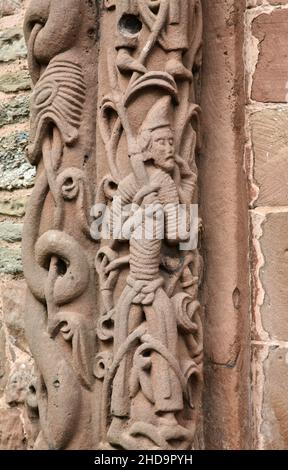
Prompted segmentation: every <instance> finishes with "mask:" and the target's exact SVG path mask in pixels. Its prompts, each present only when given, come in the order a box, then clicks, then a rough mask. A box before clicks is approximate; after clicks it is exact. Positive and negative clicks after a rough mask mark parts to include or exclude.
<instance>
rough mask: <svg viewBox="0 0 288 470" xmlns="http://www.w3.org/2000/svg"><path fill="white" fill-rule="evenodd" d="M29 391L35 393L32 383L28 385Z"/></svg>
mask: <svg viewBox="0 0 288 470" xmlns="http://www.w3.org/2000/svg"><path fill="white" fill-rule="evenodd" d="M29 392H30V393H32V395H36V388H35V387H34V385H30V386H29Z"/></svg>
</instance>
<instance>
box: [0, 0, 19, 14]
mask: <svg viewBox="0 0 288 470" xmlns="http://www.w3.org/2000/svg"><path fill="white" fill-rule="evenodd" d="M20 6H21V1H20V0H0V18H1V17H3V16H9V15H13V14H14V13H15V12H16V11H17V10H18V9H19V7H20Z"/></svg>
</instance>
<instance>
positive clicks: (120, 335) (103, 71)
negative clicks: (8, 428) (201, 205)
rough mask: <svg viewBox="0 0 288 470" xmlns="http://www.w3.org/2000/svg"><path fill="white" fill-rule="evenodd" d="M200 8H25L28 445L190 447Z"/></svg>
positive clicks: (197, 359) (142, 2) (196, 324)
mask: <svg viewBox="0 0 288 470" xmlns="http://www.w3.org/2000/svg"><path fill="white" fill-rule="evenodd" d="M99 3H100V5H98V7H97V4H99ZM63 18H65V21H63ZM99 18H101V21H100V39H99V37H98V25H99ZM201 21H202V19H201V4H200V0H181V1H178V2H174V0H118V1H117V2H116V1H113V0H112V1H111V0H105V1H103V2H82V1H80V0H63V1H62V2H59V1H57V2H56V1H54V0H50V1H44V0H43V1H39V0H37V1H36V0H35V1H32V3H31V6H30V8H29V9H28V11H27V15H26V21H25V34H26V40H27V44H28V50H29V66H30V72H31V76H32V79H33V82H34V91H33V99H32V105H31V126H32V130H31V142H30V146H29V155H28V157H29V159H30V161H31V162H32V163H34V164H36V165H37V167H38V176H37V181H36V185H35V189H34V193H33V195H32V197H31V200H30V204H29V207H28V210H27V216H26V223H25V231H24V236H23V262H24V270H25V276H26V280H27V283H28V288H29V289H28V296H27V306H26V332H27V337H28V340H29V343H30V347H31V351H32V354H33V356H34V358H35V362H36V366H37V375H38V378H37V383H36V385H35V390H36V398H37V405H38V410H39V417H40V425H41V432H40V434H39V436H38V438H37V441H36V445H35V448H38V449H39V448H53V449H77V448H78V449H79V448H94V449H111V450H112V449H118V448H123V449H127V450H130V449H167V450H169V449H170V450H172V449H189V448H191V446H193V440H194V436H195V431H196V424H197V417H198V414H199V409H200V402H201V399H200V397H201V384H202V360H203V357H202V355H203V354H202V349H203V344H202V343H203V335H202V323H201V306H200V303H199V295H198V289H199V285H200V282H201V275H202V260H201V256H200V254H199V251H198V249H197V247H196V246H193V247H192V249H191V247H189V246H188V245H187V241H188V240H189V236H190V228H191V227H190V225H191V223H193V220H190V205H191V204H192V203H196V202H197V167H196V162H195V155H196V149H197V145H198V142H199V140H198V139H199V132H198V127H199V126H198V122H199V113H200V109H199V106H198V105H197V103H196V95H195V88H196V87H195V85H196V78H197V76H196V75H197V73H198V69H199V65H200V58H201V53H200V52H201V36H202V29H201V28H202V26H201ZM112 32H113V34H111V33H112ZM97 58H98V60H97ZM97 83H98V87H97ZM180 207H181V208H182V211H183V210H184V215H185V227H184V230H183V227H181V226H180V224H179V220H180V212H179V210H180V209H179V208H180ZM183 208H184V209H183ZM181 220H182V219H181ZM119 221H120V222H119ZM106 222H107V224H106ZM105 227H106V228H107V227H108V230H106V231H105V230H104V228H105ZM185 243H186V245H185Z"/></svg>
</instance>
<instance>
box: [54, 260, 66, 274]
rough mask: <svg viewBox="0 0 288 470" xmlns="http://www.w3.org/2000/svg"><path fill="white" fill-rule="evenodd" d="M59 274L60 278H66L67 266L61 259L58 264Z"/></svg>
mask: <svg viewBox="0 0 288 470" xmlns="http://www.w3.org/2000/svg"><path fill="white" fill-rule="evenodd" d="M56 269H57V274H58V276H65V274H66V273H67V265H66V263H65V261H63V259H61V258H59V259H58V261H57V264H56Z"/></svg>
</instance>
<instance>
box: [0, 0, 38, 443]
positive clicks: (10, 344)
mask: <svg viewBox="0 0 288 470" xmlns="http://www.w3.org/2000/svg"><path fill="white" fill-rule="evenodd" d="M27 3H28V2H27V1H26V0H0V191H1V193H0V288H1V293H0V306H1V310H0V449H27V448H30V447H31V445H32V442H33V429H32V427H31V424H30V422H29V421H28V416H27V409H26V407H25V405H24V400H25V398H26V395H27V389H28V387H29V385H31V387H32V382H31V379H32V377H33V368H32V367H33V365H32V360H31V357H30V355H29V350H28V346H27V343H26V341H25V338H24V325H23V308H24V301H25V281H24V279H23V274H22V263H21V252H20V243H21V231H22V223H23V216H24V213H25V204H26V201H27V198H28V196H29V194H30V193H31V187H32V186H33V179H34V175H35V171H34V168H32V167H31V166H30V165H29V164H28V163H27V161H26V158H25V148H26V145H27V139H28V130H29V122H28V116H29V91H30V79H29V74H28V70H27V63H26V62H27V61H26V47H25V42H24V38H23V33H22V24H23V17H24V11H25V7H26V6H27ZM31 391H32V392H33V388H31Z"/></svg>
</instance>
